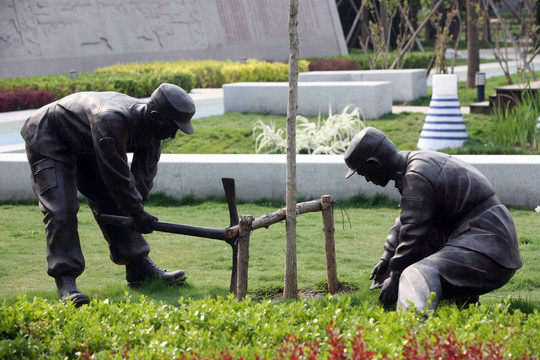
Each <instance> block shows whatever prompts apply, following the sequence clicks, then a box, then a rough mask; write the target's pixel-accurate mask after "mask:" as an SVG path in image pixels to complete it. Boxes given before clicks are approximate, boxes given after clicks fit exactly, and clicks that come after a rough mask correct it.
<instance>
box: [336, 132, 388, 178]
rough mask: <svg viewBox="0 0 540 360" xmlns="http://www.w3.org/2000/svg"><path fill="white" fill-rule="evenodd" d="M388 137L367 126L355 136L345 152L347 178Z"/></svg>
mask: <svg viewBox="0 0 540 360" xmlns="http://www.w3.org/2000/svg"><path fill="white" fill-rule="evenodd" d="M384 139H386V135H384V133H383V132H382V131H380V130H378V129H375V128H374V127H370V126H369V127H366V128H365V129H363V130H362V131H360V132H359V133H358V134H356V135H355V136H354V138H353V139H352V140H351V143H350V144H349V147H348V148H347V151H346V152H345V155H344V158H345V164H347V166H348V167H349V169H350V170H349V171H348V172H347V174H346V175H345V179H348V178H350V177H351V176H352V175H353V174H354V173H355V172H357V171H358V170H359V169H360V168H361V167H362V166H363V165H364V163H365V162H366V161H367V160H368V159H369V158H370V157H371V156H372V155H373V154H374V153H375V151H376V150H377V148H378V147H379V145H380V144H381V143H382V142H383V140H384Z"/></svg>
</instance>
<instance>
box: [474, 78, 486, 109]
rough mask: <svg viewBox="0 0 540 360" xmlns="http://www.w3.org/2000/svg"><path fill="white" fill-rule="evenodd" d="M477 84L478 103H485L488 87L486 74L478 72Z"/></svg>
mask: <svg viewBox="0 0 540 360" xmlns="http://www.w3.org/2000/svg"><path fill="white" fill-rule="evenodd" d="M475 84H476V101H477V102H481V101H484V95H485V87H486V73H483V72H477V73H476V76H475Z"/></svg>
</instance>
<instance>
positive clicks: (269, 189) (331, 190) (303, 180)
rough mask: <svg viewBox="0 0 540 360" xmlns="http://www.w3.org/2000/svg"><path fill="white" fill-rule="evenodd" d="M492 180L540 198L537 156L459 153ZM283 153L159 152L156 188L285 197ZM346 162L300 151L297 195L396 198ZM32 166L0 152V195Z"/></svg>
mask: <svg viewBox="0 0 540 360" xmlns="http://www.w3.org/2000/svg"><path fill="white" fill-rule="evenodd" d="M456 157H459V158H461V159H463V160H464V161H466V162H468V163H470V164H472V165H474V166H475V167H477V168H478V169H479V170H480V171H482V172H483V173H484V174H485V175H486V176H487V177H488V178H489V179H490V181H491V182H492V183H493V185H494V186H495V190H496V191H497V194H498V196H499V198H500V199H501V201H502V202H503V203H505V204H507V205H518V206H529V207H536V206H538V205H539V204H540V186H539V185H538V179H540V156H536V155H488V156H484V155H460V156H456ZM285 167H286V156H285V155H169V154H165V155H163V156H162V158H161V161H160V164H159V170H158V174H157V177H156V179H155V185H154V189H153V191H154V192H163V193H165V194H167V195H170V196H173V197H176V198H181V197H183V196H186V195H193V196H195V197H197V198H204V197H207V196H211V195H214V196H222V195H223V188H222V185H221V180H220V179H221V178H222V177H232V178H235V179H236V189H237V197H238V199H242V200H247V201H249V200H255V199H285ZM346 172H347V166H346V165H345V163H344V162H343V157H342V156H341V155H298V157H297V182H298V197H299V198H304V199H306V200H310V199H318V198H319V197H320V196H321V195H325V194H329V195H331V196H332V199H334V200H343V199H347V198H350V197H351V196H354V195H357V194H359V193H362V194H364V195H366V196H369V197H371V196H373V195H375V194H377V193H380V194H383V195H385V196H387V197H389V198H391V199H395V200H398V199H399V196H400V195H399V193H398V191H397V190H396V189H395V188H394V187H393V183H392V182H391V183H390V184H389V185H388V186H387V187H385V188H381V187H378V186H375V185H373V184H371V183H367V182H366V181H365V180H364V179H363V178H362V177H360V176H353V177H351V178H350V179H348V180H345V179H344V176H345V173H346ZM29 174H30V170H29V166H28V164H27V162H26V155H25V154H0V184H1V186H0V200H8V199H32V198H34V194H33V192H32V189H31V186H30V179H29V176H30V175H29Z"/></svg>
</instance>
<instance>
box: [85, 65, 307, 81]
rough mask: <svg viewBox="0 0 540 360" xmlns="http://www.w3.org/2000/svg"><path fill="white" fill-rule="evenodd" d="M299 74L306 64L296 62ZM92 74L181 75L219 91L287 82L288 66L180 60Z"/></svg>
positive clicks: (131, 66) (110, 69)
mask: <svg viewBox="0 0 540 360" xmlns="http://www.w3.org/2000/svg"><path fill="white" fill-rule="evenodd" d="M298 67H299V71H308V62H307V61H305V60H301V61H300V62H299V65H298ZM95 72H96V74H150V73H152V74H153V73H162V72H172V73H175V72H183V73H189V74H192V75H193V76H194V77H195V80H194V81H195V83H194V87H196V88H220V87H221V86H222V85H223V84H226V83H231V82H238V81H287V79H288V77H289V65H288V64H285V63H277V62H267V61H259V60H254V59H248V60H247V61H245V62H239V61H230V60H225V61H218V60H181V61H170V62H163V61H156V62H151V63H129V64H116V65H113V66H108V67H103V68H99V69H96V71H95Z"/></svg>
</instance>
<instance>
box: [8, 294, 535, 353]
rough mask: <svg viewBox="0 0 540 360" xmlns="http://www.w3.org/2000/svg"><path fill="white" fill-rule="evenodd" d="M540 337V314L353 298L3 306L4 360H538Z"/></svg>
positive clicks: (22, 300) (22, 303) (497, 307)
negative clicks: (403, 306) (430, 308)
mask: <svg viewBox="0 0 540 360" xmlns="http://www.w3.org/2000/svg"><path fill="white" fill-rule="evenodd" d="M539 336H540V314H539V313H538V311H535V312H534V313H530V314H525V313H522V312H520V311H519V310H514V311H511V310H510V304H509V302H507V301H505V302H504V303H501V304H497V305H495V306H493V307H486V306H484V305H480V306H474V307H470V308H468V309H462V310H460V309H458V308H457V307H455V306H453V307H450V306H447V307H440V308H439V309H438V310H437V314H435V315H433V316H429V317H428V318H427V319H424V318H423V317H422V316H421V315H418V314H412V313H406V314H402V313H399V312H395V311H390V312H387V311H385V310H384V309H382V308H381V307H372V306H369V305H367V304H365V303H353V302H351V299H350V298H349V297H346V296H339V297H328V298H327V299H319V300H318V301H315V300H312V301H305V300H299V301H291V302H281V303H275V302H272V301H265V302H255V301H252V300H251V301H250V300H249V299H248V300H246V301H242V302H237V300H236V299H235V298H233V297H232V296H229V297H228V298H217V299H211V298H208V299H204V300H197V301H194V300H190V299H184V298H180V299H179V300H178V303H177V304H176V305H173V304H168V303H164V302H156V301H153V300H149V299H148V298H146V297H144V296H142V297H141V299H140V300H139V301H133V300H131V299H130V298H129V297H127V298H126V299H125V300H124V301H121V302H119V303H113V302H110V301H109V300H107V299H102V300H93V301H92V302H91V303H90V304H89V305H87V306H83V307H81V308H78V309H77V308H75V307H73V306H72V305H69V306H68V305H64V304H62V303H61V302H47V301H46V300H43V299H39V298H34V299H33V300H30V299H26V298H20V299H19V301H17V303H15V304H13V305H8V304H7V303H6V302H5V301H4V303H3V304H2V303H0V358H2V359H38V358H40V359H41V358H47V359H75V358H79V359H96V360H97V359H128V358H131V359H229V360H232V359H278V358H279V359H300V358H303V359H336V360H337V359H403V360H409V359H410V360H413V359H414V360H419V359H426V360H427V359H454V360H464V359H478V360H480V359H485V360H487V359H489V360H496V359H509V358H512V359H523V360H525V359H538V354H539V349H540V343H539V342H538V341H537V340H538V339H539ZM535 339H536V340H535ZM302 353H303V354H304V356H299V355H300V354H302Z"/></svg>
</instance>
